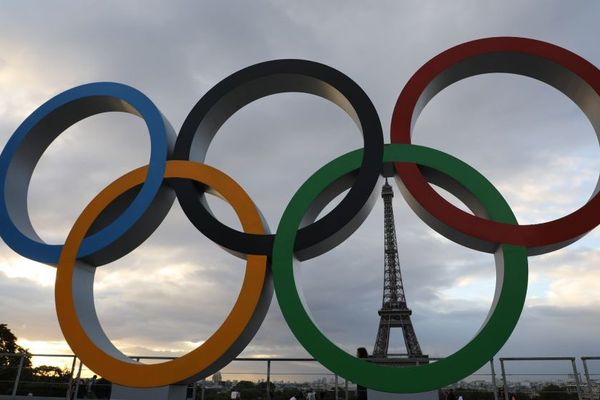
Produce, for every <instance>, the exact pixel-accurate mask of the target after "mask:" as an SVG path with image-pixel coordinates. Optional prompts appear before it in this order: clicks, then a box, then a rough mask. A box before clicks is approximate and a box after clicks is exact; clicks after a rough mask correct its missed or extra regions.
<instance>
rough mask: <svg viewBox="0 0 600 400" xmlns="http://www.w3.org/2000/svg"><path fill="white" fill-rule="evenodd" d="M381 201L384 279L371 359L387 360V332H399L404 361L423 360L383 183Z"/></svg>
mask: <svg viewBox="0 0 600 400" xmlns="http://www.w3.org/2000/svg"><path fill="white" fill-rule="evenodd" d="M381 197H382V198H383V204H384V241H385V253H384V266H385V269H384V277H383V303H382V306H381V309H380V310H379V315H380V316H381V319H380V322H379V330H378V331H377V339H376V340H375V348H374V349H373V357H374V358H387V357H388V347H389V344H390V329H391V328H402V333H403V336H404V344H405V346H406V353H407V355H408V358H421V357H424V356H423V353H422V352H421V346H419V341H418V340H417V335H416V334H415V329H414V328H413V325H412V322H411V320H410V315H411V314H412V311H411V310H410V309H409V308H408V306H407V305H406V296H405V295H404V286H403V284H402V274H401V273H400V261H399V258H398V242H397V240H396V228H395V226H394V210H393V208H392V197H394V193H393V191H392V187H391V186H390V184H389V183H388V182H387V179H386V181H385V184H384V185H383V187H382V189H381Z"/></svg>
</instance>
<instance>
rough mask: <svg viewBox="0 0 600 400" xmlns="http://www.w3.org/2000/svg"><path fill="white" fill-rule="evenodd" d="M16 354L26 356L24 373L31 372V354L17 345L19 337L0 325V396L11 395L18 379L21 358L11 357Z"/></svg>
mask: <svg viewBox="0 0 600 400" xmlns="http://www.w3.org/2000/svg"><path fill="white" fill-rule="evenodd" d="M15 353H20V354H24V356H25V357H24V359H23V371H30V369H31V354H30V353H29V351H27V350H26V349H24V348H22V347H21V346H19V345H18V344H17V337H16V336H15V335H14V333H12V331H11V330H10V329H9V328H8V326H7V325H6V324H0V394H10V392H11V390H12V384H13V383H14V380H15V378H16V377H17V371H18V370H19V364H20V363H21V357H18V356H14V355H9V354H15ZM22 375H23V373H22ZM25 375H26V374H25Z"/></svg>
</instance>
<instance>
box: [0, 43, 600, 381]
mask: <svg viewBox="0 0 600 400" xmlns="http://www.w3.org/2000/svg"><path fill="white" fill-rule="evenodd" d="M490 72H509V73H514V74H519V75H524V76H529V77H532V78H535V79H538V80H540V81H542V82H545V83H547V84H549V85H551V86H553V87H555V88H557V89H558V90H560V91H561V92H562V93H564V94H565V95H567V96H568V97H569V98H571V99H572V100H573V101H574V102H575V103H576V104H577V105H578V106H579V107H580V108H581V109H582V110H583V111H584V113H585V114H586V115H587V117H588V118H589V119H590V121H591V123H592V125H593V127H594V129H595V131H596V133H597V134H598V135H600V71H599V70H598V69H597V68H596V67H595V66H594V65H592V64H590V63H589V62H587V61H586V60H584V59H583V58H581V57H579V56H577V55H576V54H573V53H572V52H570V51H568V50H565V49H563V48H560V47H557V46H555V45H552V44H549V43H545V42H541V41H537V40H532V39H525V38H516V37H496V38H486V39H480V40H475V41H472V42H467V43H463V44H460V45H458V46H456V47H453V48H450V49H449V50H446V51H444V52H443V53H441V54H439V55H438V56H436V57H434V58H433V59H431V60H430V61H429V62H427V63H426V64H425V65H424V66H423V67H421V68H420V69H419V70H418V71H417V72H416V73H415V74H414V75H413V77H412V78H411V79H410V80H409V81H408V83H407V85H406V86H405V87H404V89H403V90H402V92H401V94H400V96H399V98H398V101H397V103H396V106H395V108H394V113H393V117H392V125H391V144H384V140H383V131H382V128H381V123H380V121H379V117H378V115H377V111H376V110H375V107H374V106H373V104H372V103H371V100H370V99H369V97H368V96H367V95H366V94H365V93H364V91H363V90H362V89H361V88H360V87H359V86H358V85H357V84H356V83H355V82H353V81H352V80H351V79H350V78H348V77H347V76H345V75H344V74H342V73H341V72H339V71H337V70H335V69H333V68H331V67H328V66H326V65H323V64H319V63H315V62H310V61H304V60H274V61H267V62H263V63H260V64H256V65H253V66H250V67H247V68H245V69H242V70H240V71H238V72H236V73H234V74H232V75H230V76H229V77H227V78H225V79H224V80H222V81H221V82H219V83H218V84H217V85H215V86H214V87H213V88H212V89H211V90H209V91H208V92H207V93H206V94H205V95H204V96H203V97H202V98H201V99H200V100H199V101H198V103H197V104H196V105H195V106H194V108H193V109H192V111H191V112H190V114H189V115H188V116H187V118H186V120H185V122H184V124H183V126H182V128H181V130H180V132H179V134H178V135H175V133H174V130H173V129H172V128H171V126H170V124H169V122H168V121H167V119H166V118H165V117H164V116H163V115H162V114H161V113H160V111H159V110H158V109H157V108H156V106H155V105H154V104H153V103H152V102H151V101H150V100H149V99H148V98H147V97H146V96H144V95H143V94H142V93H141V92H139V91H137V90H136V89H134V88H131V87H129V86H126V85H122V84H117V83H107V82H103V83H91V84H87V85H83V86H79V87H75V88H73V89H70V90H67V91H65V92H63V93H61V94H59V95H57V96H55V97H54V98H52V99H50V100H49V101H48V102H46V103H44V104H43V105H42V106H40V107H39V108H38V109H37V110H35V111H34V112H33V113H32V114H31V115H30V116H29V117H27V118H26V119H25V121H24V122H23V123H22V124H21V125H20V126H19V127H18V129H17V130H16V131H15V132H14V134H13V135H12V136H11V138H10V139H9V141H8V143H7V144H6V146H5V147H4V149H3V151H2V153H1V154H0V193H1V195H0V236H1V237H2V239H3V240H4V241H5V242H6V243H7V244H8V245H9V246H10V247H11V248H12V249H13V250H14V251H16V252H17V253H19V254H21V255H22V256H24V257H27V258H29V259H32V260H36V261H40V262H43V263H48V264H51V265H55V266H56V267H57V275H56V285H55V300H56V309H57V314H58V320H59V323H60V326H61V329H62V331H63V334H64V336H65V339H66V340H67V342H68V343H69V345H70V347H71V348H72V349H73V351H74V352H75V354H76V355H77V356H78V357H79V358H80V359H81V360H82V362H83V363H85V364H86V365H87V366H88V367H89V368H90V369H92V370H93V371H94V372H95V373H97V374H99V375H101V376H103V377H105V378H106V379H108V380H110V381H112V382H114V383H118V384H121V385H124V386H130V387H139V388H146V387H157V386H164V385H170V384H184V383H188V382H192V381H195V380H198V379H201V378H203V377H206V376H209V375H211V374H213V373H215V372H216V371H218V370H219V369H221V368H222V367H224V366H225V365H227V364H228V363H229V362H230V361H231V360H232V359H233V358H235V357H236V356H237V355H238V354H239V353H240V352H241V351H242V350H243V349H244V348H245V347H246V345H247V344H248V343H249V341H250V340H251V339H252V337H253V336H254V335H255V333H256V331H257V330H258V328H259V326H260V325H261V323H262V321H263V320H264V317H265V315H266V313H267V310H268V308H269V305H270V302H271V298H272V293H273V288H274V291H275V293H276V295H277V300H278V302H279V305H280V307H281V310H282V312H283V315H284V317H285V319H286V322H287V324H288V326H289V327H290V329H291V330H292V332H293V333H294V335H295V336H296V338H297V339H298V341H299V342H300V343H301V344H302V345H303V346H304V347H305V348H306V349H307V350H308V351H309V352H310V353H311V354H312V355H313V356H314V357H315V358H316V359H317V360H318V361H319V362H321V364H323V365H324V366H325V367H326V368H328V369H330V370H331V371H332V372H335V373H336V374H338V375H340V376H343V377H345V378H347V379H349V380H351V381H353V382H355V383H357V384H360V385H363V386H366V387H369V388H372V389H376V390H382V391H389V392H422V391H428V390H433V389H436V388H439V387H442V386H444V385H448V384H450V383H453V382H456V381H457V380H460V379H462V378H464V377H466V376H468V375H469V374H471V373H473V372H475V371H476V370H477V369H479V368H480V367H481V366H482V365H483V364H485V363H486V362H487V361H488V360H489V359H490V358H491V357H492V356H493V355H494V354H495V353H496V352H497V351H498V350H500V348H501V347H502V346H503V345H504V343H505V342H506V340H507V339H508V338H509V336H510V334H511V333H512V331H513V329H514V327H515V326H516V324H517V321H518V319H519V316H520V314H521V311H522V309H523V305H524V302H525V297H526V293H527V279H528V278H527V277H528V266H527V256H528V255H535V254H543V253H547V252H550V251H553V250H556V249H558V248H561V247H563V246H566V245H568V244H569V243H571V242H574V241H575V240H577V239H579V238H580V237H582V236H583V235H585V234H586V233H587V232H589V231H590V230H592V229H593V228H595V227H596V226H597V225H598V223H599V221H598V215H600V204H599V203H600V197H599V196H598V191H599V189H600V182H599V185H598V187H597V188H596V190H595V191H594V194H593V195H592V197H591V199H590V200H589V201H588V202H587V204H585V205H584V206H582V207H581V208H580V209H579V210H577V211H575V212H573V213H571V214H570V215H567V216H565V217H562V218H559V219H557V220H555V221H550V222H545V223H541V224H535V225H519V224H518V223H517V220H516V218H515V216H514V214H513V213H512V211H511V209H510V207H509V205H508V204H507V202H506V201H505V200H504V198H503V197H502V195H501V194H500V193H499V192H498V191H497V190H496V189H495V188H494V186H493V185H492V184H491V183H490V182H489V181H487V180H486V179H485V178H484V177H483V176H481V175H480V174H479V173H478V172H477V171H475V170H474V169H473V168H471V167H470V166H468V165H467V164H465V163H463V162H461V161H459V160H457V159H456V158H454V157H452V156H450V155H448V154H445V153H442V152H440V151H438V150H434V149H431V148H426V147H422V146H417V145H413V144H411V134H412V127H413V126H414V123H415V121H416V119H417V118H418V115H419V113H420V112H421V110H422V109H423V108H424V107H425V105H426V104H427V102H428V101H429V100H431V98H433V96H435V95H436V94H437V93H438V92H439V91H441V90H442V89H444V88H445V87H447V86H449V85H451V84H452V83H454V82H456V81H459V80H461V79H465V78H467V77H470V76H473V75H477V74H484V73H490ZM281 92H305V93H310V94H314V95H317V96H321V97H323V98H325V99H328V100H330V101H331V102H333V103H334V104H336V105H338V106H339V107H340V108H342V109H343V110H344V111H345V112H346V113H347V114H348V115H349V116H350V117H351V118H352V119H353V120H354V122H355V123H356V125H357V126H358V128H359V130H360V131H361V133H362V135H363V142H364V146H363V148H362V149H359V150H356V151H353V152H350V153H348V154H345V155H342V156H340V157H338V158H337V159H335V160H333V161H331V162H330V163H328V164H327V165H325V166H324V167H322V168H321V169H319V170H318V171H317V172H316V173H315V174H314V175H312V176H311V177H310V178H309V179H308V180H307V181H306V182H305V183H304V184H303V185H302V186H301V187H300V189H299V190H298V191H297V192H296V194H295V195H294V197H293V198H292V200H291V201H290V203H289V204H288V206H287V208H286V209H285V212H284V214H283V216H282V218H281V221H280V223H279V226H278V228H277V231H276V233H275V234H271V233H270V231H269V227H268V226H267V225H266V223H265V222H264V220H263V218H262V216H261V214H260V211H259V210H258V208H257V207H256V205H255V204H254V203H253V202H252V200H251V199H250V197H249V196H248V195H247V194H246V192H245V191H244V190H243V189H242V188H241V187H240V186H239V185H238V184H237V183H236V182H235V181H234V180H233V179H232V178H230V177H228V176H227V175H225V174H224V173H222V172H220V171H219V170H216V169H215V168H212V167H210V166H208V165H205V164H203V162H204V159H205V156H206V154H207V152H208V149H209V146H210V142H211V140H212V138H213V137H214V136H215V135H216V134H217V132H218V130H219V128H220V126H221V125H222V124H223V123H224V122H225V121H226V120H227V119H228V118H229V117H230V116H231V115H232V114H234V113H235V112H236V111H238V110H239V109H241V108H242V107H244V106H245V105H246V104H248V103H250V102H252V101H254V100H256V99H259V98H261V97H265V96H269V95H271V94H275V93H281ZM107 111H121V112H127V113H131V114H134V115H137V116H139V117H140V118H142V119H143V120H144V122H145V123H146V126H147V128H148V133H149V136H150V143H151V151H150V158H149V162H148V165H147V166H145V167H142V168H138V169H136V170H134V171H131V172H129V173H127V174H125V175H124V176H122V177H120V178H118V179H117V180H115V181H114V182H113V183H111V184H110V185H108V187H106V188H105V189H104V190H102V191H101V192H100V194H98V195H97V196H96V197H95V198H94V199H93V200H92V201H91V202H90V204H89V205H88V206H87V207H86V208H85V209H84V211H83V212H82V213H81V215H80V216H79V218H78V219H77V221H76V222H75V224H74V226H73V228H72V229H71V231H70V233H69V235H68V237H67V239H66V241H65V243H64V245H49V244H46V243H44V242H43V241H42V240H41V239H40V238H39V236H38V235H37V234H36V232H35V230H34V229H33V227H32V224H31V222H30V219H29V215H28V212H27V207H26V204H27V190H28V186H29V181H30V178H31V176H32V173H33V170H34V168H35V166H36V164H37V162H38V160H39V159H40V157H41V156H42V154H43V152H44V151H45V150H46V149H47V148H48V146H49V145H50V144H51V143H52V141H53V140H54V139H55V138H56V137H58V135H60V134H61V133H62V132H63V131H64V130H65V129H67V128H68V127H69V126H71V125H73V124H75V123H76V122H78V121H80V120H82V119H84V118H86V117H89V116H91V115H94V114H99V113H103V112H107ZM172 143H174V145H172ZM384 164H393V165H394V170H393V171H391V174H392V175H396V177H397V182H398V184H399V186H400V189H401V192H402V194H403V196H404V198H405V199H406V200H407V202H408V203H409V205H410V206H411V208H412V209H413V210H414V211H415V212H416V213H417V214H418V215H419V216H420V217H421V218H422V219H423V221H424V222H426V223H427V224H428V225H429V226H431V227H432V228H433V229H435V230H436V231H437V232H439V233H441V234H442V235H444V236H445V237H447V238H448V239H450V240H453V241H455V242H457V243H460V244H462V245H464V246H467V247H470V248H473V249H475V250H479V251H484V252H488V253H494V254H495V255H496V257H495V260H496V270H497V279H496V290H495V294H494V301H493V305H492V307H491V310H490V312H489V315H488V318H487V319H486V321H485V323H484V325H483V326H482V327H481V328H480V330H479V331H478V332H477V334H476V336H475V337H474V338H473V339H472V340H471V341H470V342H469V343H468V344H467V345H465V346H464V347H463V348H461V349H460V350H458V351H457V352H456V353H454V354H452V355H450V356H449V357H446V358H445V359H443V360H440V361H438V362H435V363H429V364H425V365H420V366H411V367H403V368H398V367H392V366H385V365H378V364H374V363H371V362H368V361H366V360H364V359H358V358H355V357H353V356H351V355H349V354H347V353H345V352H344V351H343V350H341V349H340V348H339V347H337V346H336V345H335V344H334V343H332V342H331V341H330V340H329V339H327V338H326V337H325V335H324V334H322V333H321V332H320V331H319V329H318V327H317V326H316V325H315V323H314V322H313V320H312V318H311V317H310V314H309V312H308V310H306V308H305V307H304V305H303V303H302V300H301V298H302V296H301V294H300V291H301V288H299V287H298V286H297V284H296V279H295V277H294V268H293V264H294V261H295V260H298V261H301V260H307V259H311V258H314V257H317V256H319V255H321V254H323V253H325V252H327V251H328V250H330V249H332V248H334V247H335V246H337V245H338V244H340V243H341V242H342V241H344V240H345V239H346V238H347V237H348V236H350V235H351V234H352V233H353V232H354V231H355V230H356V229H357V228H358V227H359V226H360V224H361V223H362V222H363V221H364V219H365V218H366V216H367V215H368V213H369V211H370V210H371V208H372V206H373V204H374V201H375V199H376V193H375V188H376V185H377V182H378V180H379V179H380V175H382V174H383V173H384V171H386V172H385V174H386V175H390V172H389V169H387V168H384ZM430 183H433V184H435V185H438V186H440V187H443V188H445V189H446V190H448V191H449V192H451V193H452V194H454V195H455V196H457V197H458V198H459V199H461V200H462V201H463V202H464V203H465V205H467V206H468V207H469V208H470V209H471V211H472V212H473V214H469V213H466V212H464V211H462V210H460V209H459V208H457V207H455V206H454V205H452V204H450V203H449V202H447V201H446V200H444V199H443V198H442V197H440V196H439V195H438V194H437V193H436V192H435V191H434V190H433V189H432V188H431V186H430ZM346 189H350V190H349V191H348V193H347V194H346V195H345V197H344V198H343V200H342V201H341V202H340V203H339V204H338V205H337V206H336V207H334V208H333V209H332V210H331V211H330V212H329V213H327V214H326V215H325V216H323V217H322V218H320V219H319V220H316V217H317V216H318V215H319V212H321V211H322V210H323V209H324V207H325V206H326V205H327V204H328V203H329V202H330V201H331V200H332V199H333V198H334V197H335V196H337V195H338V194H340V193H342V192H343V191H344V190H346ZM207 192H208V193H211V194H218V195H220V196H222V197H223V198H224V199H225V200H226V201H227V202H228V203H230V204H231V206H232V207H233V209H234V210H235V212H236V214H237V216H238V217H239V219H240V221H241V225H242V228H243V232H240V231H237V230H235V229H232V228H230V227H228V226H226V225H224V224H223V223H221V222H220V221H218V220H217V219H216V218H215V217H214V216H213V215H212V213H211V211H210V209H209V208H208V206H207V204H206V202H205V201H204V195H205V194H206V193H207ZM175 198H177V199H178V201H179V203H180V204H181V206H182V208H183V210H184V212H185V214H186V215H187V217H188V218H189V220H190V221H191V222H192V223H193V224H194V226H196V228H197V229H198V230H200V231H201V232H202V233H203V234H204V235H206V236H207V237H208V238H210V239H211V240H212V241H214V242H215V243H217V244H218V245H220V246H222V247H223V248H224V249H225V250H227V251H229V252H231V253H233V254H235V255H237V256H239V257H242V258H244V259H246V272H245V276H244V281H243V285H242V289H241V293H240V296H239V297H238V299H237V301H236V303H235V305H234V306H233V309H232V310H231V311H230V313H229V315H228V317H227V318H226V320H225V322H224V323H223V324H222V325H221V326H220V327H219V328H218V329H217V331H216V332H215V333H214V334H213V335H212V336H211V337H210V338H209V339H208V340H207V341H206V342H204V343H203V344H202V345H201V346H199V347H198V348H196V349H195V350H193V351H191V352H190V353H188V354H186V355H184V356H182V357H180V358H178V359H175V360H172V361H168V362H165V363H161V364H153V365H147V364H141V363H139V362H135V361H133V360H131V359H129V358H128V357H126V356H125V355H124V354H123V353H121V352H120V351H119V350H118V349H117V348H116V347H115V346H114V345H113V344H112V343H111V341H110V340H109V339H108V338H107V337H106V335H105V333H104V331H103V329H102V327H101V325H100V322H99V320H98V317H97V315H96V312H95V308H94V299H93V278H94V272H95V269H96V267H98V266H101V265H105V264H108V263H110V262H112V261H115V260H117V259H119V258H120V257H122V256H124V255H125V254H127V253H129V252H130V251H132V250H133V249H134V248H136V247H137V246H139V245H140V244H141V243H142V242H143V241H144V240H146V239H147V238H148V237H149V236H150V235H151V234H152V232H153V231H154V230H155V229H156V228H157V227H158V226H159V224H160V223H161V222H162V220H163V219H164V218H165V216H166V215H167V213H168V212H169V209H170V207H171V205H172V204H173V202H174V200H175ZM300 226H302V227H301V228H299V227H300Z"/></svg>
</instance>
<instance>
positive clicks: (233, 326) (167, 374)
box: [55, 161, 270, 388]
mask: <svg viewBox="0 0 600 400" xmlns="http://www.w3.org/2000/svg"><path fill="white" fill-rule="evenodd" d="M147 170H148V168H147V166H145V167H141V168H138V169H136V170H133V171H131V172H129V173H127V174H125V175H123V176H122V177H120V178H119V179H117V180H116V181H114V182H113V183H111V184H110V185H109V186H108V187H106V188H105V189H104V190H103V191H102V192H101V193H100V194H98V195H97V196H96V197H95V198H94V199H93V200H92V201H91V202H90V204H89V205H88V206H87V207H86V208H85V210H83V212H82V213H81V215H80V216H79V218H78V219H77V221H76V222H75V224H74V226H73V228H72V229H71V232H70V233H69V236H68V237H67V240H66V243H65V245H64V248H63V250H62V253H61V255H60V260H59V263H58V266H57V273H56V285H55V300H56V312H57V314H58V321H59V323H60V327H61V329H62V332H63V334H64V336H65V339H66V340H67V342H68V343H69V346H71V349H72V350H73V351H74V352H75V354H77V356H78V357H79V358H80V359H81V361H82V362H83V363H84V364H85V365H86V366H88V367H89V368H90V369H91V370H93V371H94V372H95V373H97V374H98V375H100V376H102V377H104V378H106V379H108V380H109V381H111V382H114V383H117V384H120V385H124V386H130V387H139V388H148V387H156V386H164V385H169V384H174V383H184V382H189V380H190V378H195V377H196V376H197V375H199V374H201V373H202V371H208V370H209V369H210V368H211V366H213V365H214V364H215V363H218V362H219V361H222V358H223V357H227V355H226V353H227V352H228V351H230V350H231V349H232V348H233V349H235V347H237V346H235V344H236V342H237V341H238V340H239V338H240V337H241V336H242V335H243V334H244V331H245V330H246V329H247V328H248V325H249V324H250V323H251V320H252V319H253V316H254V313H255V311H256V309H257V308H259V306H260V304H259V303H260V301H261V297H262V295H263V291H264V290H265V288H266V286H267V285H268V284H269V279H270V274H269V271H268V267H267V257H266V256H255V255H250V256H248V257H247V262H246V272H245V275H244V281H243V284H242V289H241V291H240V294H239V297H238V299H237V300H236V302H235V305H234V306H233V308H232V310H231V312H230V313H229V315H228V316H227V318H226V319H225V322H223V324H222V325H221V326H220V327H219V328H218V329H217V331H216V332H215V333H214V334H213V335H212V336H210V338H208V340H206V342H204V343H203V344H202V345H201V346H199V347H198V348H196V349H195V350H193V351H191V352H189V353H187V354H185V355H183V356H181V357H179V358H177V359H175V360H172V361H168V362H164V363H160V364H141V363H138V362H135V361H133V360H130V359H126V358H125V356H124V355H122V353H121V354H118V355H117V356H123V357H122V358H121V359H119V358H115V357H114V355H110V354H108V353H107V352H105V351H104V350H102V349H101V348H100V347H99V346H98V345H97V344H95V343H94V341H93V340H92V339H91V338H90V337H89V336H88V334H87V333H86V331H85V329H84V327H83V326H82V323H81V321H80V319H79V318H78V316H77V311H76V307H75V302H74V296H73V290H74V289H75V288H74V287H73V282H74V280H73V275H74V273H75V270H76V268H78V267H77V266H76V263H77V253H78V250H79V246H80V245H81V242H82V240H83V238H84V237H85V235H86V233H87V231H88V229H89V228H90V226H91V225H92V224H93V222H94V221H95V220H96V218H97V217H98V215H99V214H100V213H101V212H102V211H103V210H104V209H105V208H106V207H107V206H108V205H109V204H111V203H112V202H113V201H114V200H115V199H116V198H117V197H118V196H119V195H121V194H123V193H125V192H126V191H127V190H129V189H131V188H133V187H135V186H138V185H140V184H142V183H143V182H144V180H145V178H146V175H147ZM165 178H186V179H191V180H194V181H197V182H200V183H202V184H205V185H207V186H209V187H210V188H212V189H214V190H215V191H216V192H217V193H219V194H220V195H222V196H223V197H224V199H225V200H226V201H227V202H229V204H231V206H232V207H233V209H234V210H235V212H236V214H237V216H238V218H239V219H240V221H241V224H242V227H243V229H244V232H247V233H255V234H262V233H265V230H264V226H263V223H262V221H261V218H260V215H259V212H258V210H257V209H256V206H255V205H254V203H253V202H252V200H250V197H249V196H248V194H247V193H246V192H245V191H244V190H243V189H242V188H241V187H240V186H239V185H238V184H237V183H236V182H235V181H234V180H232V179H231V178H230V177H228V176H227V175H225V174H224V173H222V172H220V171H219V170H217V169H214V168H212V167H209V166H207V165H204V164H198V163H194V162H191V161H168V162H167V165H166V171H165ZM234 351H235V350H234ZM119 353H120V352H119Z"/></svg>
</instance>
